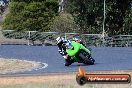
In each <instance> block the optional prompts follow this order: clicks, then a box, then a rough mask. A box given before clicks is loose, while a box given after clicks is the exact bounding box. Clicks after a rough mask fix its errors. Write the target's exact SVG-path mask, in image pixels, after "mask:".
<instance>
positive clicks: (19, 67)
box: [0, 58, 41, 74]
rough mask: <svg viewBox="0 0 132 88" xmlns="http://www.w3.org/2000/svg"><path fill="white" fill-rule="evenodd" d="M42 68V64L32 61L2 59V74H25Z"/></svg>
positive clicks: (0, 72)
mask: <svg viewBox="0 0 132 88" xmlns="http://www.w3.org/2000/svg"><path fill="white" fill-rule="evenodd" d="M40 66H41V64H39V63H35V62H32V61H26V60H18V59H3V58H0V74H7V73H17V72H24V71H28V70H32V69H34V68H39V67H40Z"/></svg>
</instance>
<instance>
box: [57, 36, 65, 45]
mask: <svg viewBox="0 0 132 88" xmlns="http://www.w3.org/2000/svg"><path fill="white" fill-rule="evenodd" d="M56 41H57V44H58V43H61V42H64V41H65V39H64V38H63V37H58V38H56Z"/></svg>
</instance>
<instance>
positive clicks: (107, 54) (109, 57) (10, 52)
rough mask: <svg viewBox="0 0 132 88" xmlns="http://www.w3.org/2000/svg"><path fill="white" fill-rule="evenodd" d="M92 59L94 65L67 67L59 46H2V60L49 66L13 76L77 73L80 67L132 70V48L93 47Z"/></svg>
mask: <svg viewBox="0 0 132 88" xmlns="http://www.w3.org/2000/svg"><path fill="white" fill-rule="evenodd" d="M92 57H93V58H94V59H95V60H96V62H95V64H94V65H84V64H81V63H77V62H76V63H73V64H72V65H71V66H69V67H65V66H64V58H63V57H62V56H61V55H60V54H59V53H58V51H57V46H27V45H0V58H8V59H10V58H15V59H20V60H28V61H36V62H42V63H47V64H48V66H47V67H46V68H43V69H38V70H32V71H25V72H20V73H13V74H12V73H10V74H11V75H14V74H19V75H20V74H21V75H22V74H29V75H31V74H44V73H65V72H76V71H77V69H78V67H79V66H80V65H81V66H83V68H84V69H85V70H87V71H100V70H102V71H104V70H132V48H130V47H129V48H128V47H124V48H121V47H116V48H111V47H98V48H97V47H92Z"/></svg>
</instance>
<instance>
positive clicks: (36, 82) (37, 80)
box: [0, 71, 132, 88]
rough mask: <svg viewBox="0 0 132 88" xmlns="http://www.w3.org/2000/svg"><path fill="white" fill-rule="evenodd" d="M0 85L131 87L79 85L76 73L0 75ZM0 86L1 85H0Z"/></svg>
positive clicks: (123, 87) (128, 86) (16, 87)
mask: <svg viewBox="0 0 132 88" xmlns="http://www.w3.org/2000/svg"><path fill="white" fill-rule="evenodd" d="M87 73H88V74H130V75H131V76H132V71H93V72H92V71H89V72H87ZM0 85H4V87H3V88H8V87H6V86H10V87H11V86H12V88H20V87H21V88H53V87H55V88H132V83H129V84H85V85H84V86H80V85H78V84H77V82H76V73H65V74H58V75H57V74H55V75H54V74H49V75H47V74H46V75H41V76H25V77H0ZM0 88H1V86H0Z"/></svg>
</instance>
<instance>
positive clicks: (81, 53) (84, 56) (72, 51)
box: [66, 41, 95, 65]
mask: <svg viewBox="0 0 132 88" xmlns="http://www.w3.org/2000/svg"><path fill="white" fill-rule="evenodd" d="M70 44H71V45H70V47H67V48H66V53H67V54H68V55H69V56H70V57H72V59H74V60H75V62H78V63H84V64H87V65H93V64H94V62H95V60H94V59H93V58H92V57H91V51H90V50H88V49H87V48H85V47H84V46H83V45H82V44H80V43H78V42H75V41H72V42H71V43H70Z"/></svg>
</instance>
